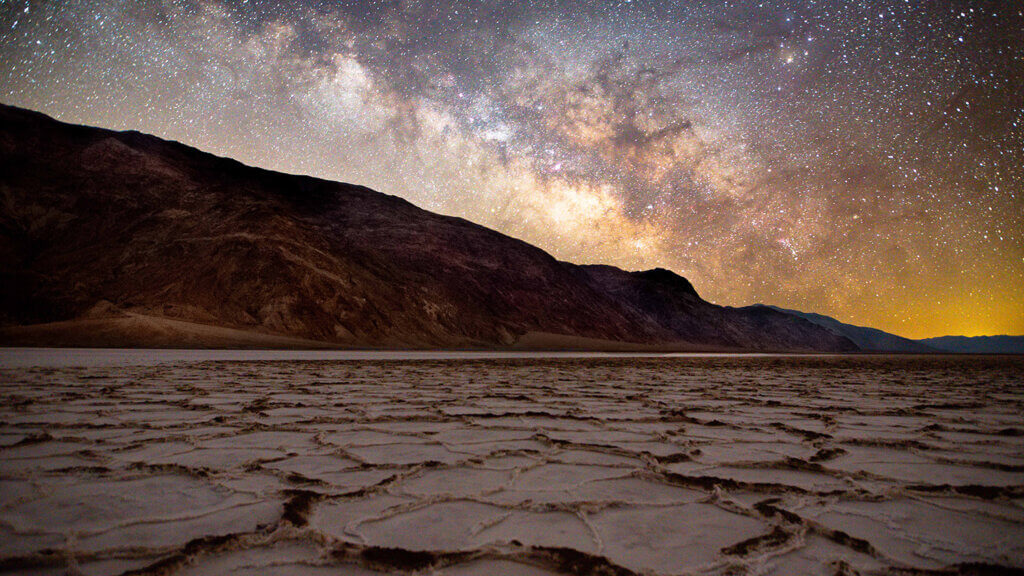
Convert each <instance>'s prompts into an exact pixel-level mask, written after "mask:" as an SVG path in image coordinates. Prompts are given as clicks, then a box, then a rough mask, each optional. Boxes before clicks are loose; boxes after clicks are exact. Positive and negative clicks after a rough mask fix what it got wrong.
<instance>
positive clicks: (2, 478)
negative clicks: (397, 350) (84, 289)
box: [0, 350, 1024, 576]
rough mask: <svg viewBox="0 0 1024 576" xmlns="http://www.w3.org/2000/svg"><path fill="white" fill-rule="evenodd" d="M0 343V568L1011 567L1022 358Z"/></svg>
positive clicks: (1022, 432) (1017, 563) (807, 570)
mask: <svg viewBox="0 0 1024 576" xmlns="http://www.w3.org/2000/svg"><path fill="white" fill-rule="evenodd" d="M3 354H4V355H5V356H4V358H6V359H7V362H6V363H5V362H3V361H0V572H10V573H23V574H64V573H71V574H120V573H124V572H131V571H137V573H142V574H210V575H212V574H235V575H238V574H296V575H298V574H316V575H319V574H335V575H349V574H377V573H380V572H389V571H399V572H402V571H404V572H416V571H419V572H421V573H431V574H432V573H436V574H446V575H457V574H485V575H487V576H500V575H533V574H555V573H562V574H581V575H582V574H634V573H636V574H652V575H653V574H828V575H833V574H876V573H893V572H896V573H901V574H932V573H935V574H956V573H964V574H986V573H992V574H995V573H1004V572H999V570H1002V569H1005V568H1013V567H1015V568H1018V569H1024V359H1020V358H983V357H952V356H941V357H874V356H857V357H827V356H806V357H801V356H738V357H731V356H700V355H691V356H678V357H651V356H643V357H642V356H636V357H602V356H595V357H568V356H563V357H557V358H546V357H543V355H510V356H501V355H498V357H488V358H481V357H474V356H473V355H461V357H458V358H445V356H444V354H436V355H433V356H429V355H427V356H423V355H421V356H416V357H415V358H407V359H401V357H400V355H399V356H396V357H394V358H390V359H379V358H378V359H372V358H371V359H365V358H364V359H361V360H341V359H336V358H335V359H329V358H326V357H317V356H315V355H314V356H310V355H303V354H302V353H276V354H274V353H261V352H248V353H240V354H238V355H236V356H230V357H228V358H225V357H223V355H222V357H220V358H212V359H210V358H207V359H205V360H203V359H202V355H199V356H190V355H189V354H188V353H184V352H180V351H179V352H176V353H173V354H171V353H168V354H167V355H166V356H161V355H160V354H159V353H146V354H143V355H142V356H140V355H139V354H138V353H136V354H135V355H134V356H132V355H126V356H122V355H120V354H119V353H118V352H117V351H107V352H81V351H80V352H74V353H70V352H61V353H59V354H58V355H57V356H56V357H55V358H56V359H54V358H51V359H50V361H48V362H34V361H32V360H31V359H30V360H28V361H26V360H24V358H22V360H21V361H20V362H15V361H14V359H15V356H17V355H18V352H17V351H12V350H7V351H5V352H4V353H3ZM76 354H77V356H76ZM29 357H34V356H32V355H31V354H29ZM197 357H198V358H200V360H201V361H192V360H194V359H195V358H197ZM371 357H372V355H371ZM125 358H127V360H126V359H125ZM139 358H142V360H139ZM190 358H191V359H192V360H190ZM82 359H85V361H83V360H82ZM132 359H134V360H132ZM1000 567H1003V568H1000ZM1006 573H1009V572H1006Z"/></svg>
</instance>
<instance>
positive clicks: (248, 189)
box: [0, 105, 857, 352]
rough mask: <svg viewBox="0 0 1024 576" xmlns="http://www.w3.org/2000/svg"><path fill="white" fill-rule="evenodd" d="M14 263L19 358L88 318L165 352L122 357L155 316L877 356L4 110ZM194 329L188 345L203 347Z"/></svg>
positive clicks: (683, 293) (534, 252)
mask: <svg viewBox="0 0 1024 576" xmlns="http://www.w3.org/2000/svg"><path fill="white" fill-rule="evenodd" d="M0 262H2V263H3V264H4V266H3V270H2V271H0V280H3V282H2V287H0V325H3V326H5V328H4V329H3V330H2V331H0V341H2V342H4V343H7V344H17V343H19V342H26V341H33V340H32V339H31V338H29V337H27V336H26V334H27V333H29V332H31V331H32V329H31V328H30V326H41V325H44V324H45V325H50V327H51V329H52V330H59V329H60V328H59V326H66V325H65V324H60V323H68V322H71V323H74V322H82V321H84V320H85V319H88V320H89V321H91V322H101V321H103V322H106V324H104V326H106V328H104V330H108V332H109V334H110V335H111V337H114V340H115V341H118V342H121V343H122V344H125V343H126V344H127V345H140V346H145V345H147V342H149V341H151V340H152V337H151V336H146V337H141V336H140V337H139V338H138V339H137V340H138V341H135V340H133V339H132V337H131V334H122V335H121V336H124V338H122V339H120V340H118V338H120V336H117V328H116V326H117V325H119V324H118V322H120V323H121V324H125V323H126V322H125V321H124V320H123V318H124V316H123V315H124V314H129V315H134V318H136V320H137V322H135V324H133V325H145V326H146V327H147V328H146V329H147V330H149V332H147V334H149V333H152V332H153V330H156V332H157V333H161V332H160V330H163V328H161V327H160V326H163V324H161V323H160V322H158V321H156V320H146V321H145V322H144V321H143V320H142V319H144V318H145V319H159V318H164V319H166V320H167V321H175V322H184V323H186V324H190V325H193V326H212V327H220V328H224V329H229V330H242V331H250V332H254V333H259V334H262V335H264V336H273V337H281V338H291V339H299V340H303V341H312V342H318V343H323V344H326V345H331V346H339V347H381V348H424V347H432V348H438V347H470V348H473V347H482V348H505V347H513V346H515V345H516V343H517V342H519V341H522V340H523V339H524V337H525V336H527V335H529V334H551V335H557V336H559V337H562V338H568V339H570V340H571V339H573V338H576V339H583V340H581V341H608V342H619V343H622V344H624V345H627V344H628V345H630V346H635V345H642V346H648V347H654V348H658V349H680V350H692V349H714V350H720V349H724V350H780V351H781V350H788V351H833V352H851V351H856V349H857V348H856V346H855V345H854V344H853V343H852V342H851V341H849V340H848V339H846V338H844V337H841V336H836V335H835V334H832V333H831V332H829V331H827V330H824V329H822V328H821V327H819V326H816V325H814V324H812V323H810V322H807V321H805V320H803V319H800V318H796V317H794V316H790V315H786V314H782V313H775V312H773V313H766V312H764V311H762V310H757V309H753V308H751V307H746V308H728V307H722V306H717V305H715V304H711V303H708V302H706V301H704V300H702V299H701V298H700V297H699V296H698V295H697V292H696V290H694V289H693V286H692V284H690V282H689V281H688V280H686V279H685V278H683V277H681V276H679V275H677V274H675V273H673V272H670V271H668V270H664V269H655V270H649V271H642V272H626V271H623V270H619V269H617V268H613V267H588V266H578V265H575V264H571V263H567V262H561V261H558V260H557V259H555V258H554V257H552V256H551V255H550V254H548V253H547V252H544V251H543V250H541V249H540V248H537V247H535V246H532V245H530V244H528V243H526V242H524V241H522V240H519V239H516V238H512V237H510V236H506V235H504V234H501V233H499V232H496V231H493V230H490V229H488V228H485V227H483V226H480V225H478V224H475V223H473V222H470V221H468V220H465V219H462V218H458V217H452V216H444V215H440V214H435V213H431V212H428V211H425V210H422V209H420V208H418V207H416V206H415V205H413V204H412V203H410V202H408V201H406V200H404V199H402V198H399V197H396V196H389V195H386V194H382V193H379V192H376V191H373V190H370V189H369V188H366V187H364V186H358V185H351V184H343V183H337V182H330V181H327V180H322V179H318V178H314V177H310V176H297V175H289V174H283V173H280V172H274V171H270V170H265V169H262V168H254V167H249V166H246V165H244V164H242V163H240V162H238V161H236V160H233V159H230V158H221V157H217V156H214V155H212V154H209V153H206V152H203V151H201V150H198V149H196V148H193V147H190V146H187V145H184V144H180V143H176V142H171V141H167V140H163V139H160V138H157V137H155V136H151V135H148V134H143V133H141V132H135V131H129V132H114V131H110V130H104V129H100V128H93V127H87V126H75V125H70V124H65V123H62V122H58V121H56V120H53V119H51V118H49V117H48V116H45V115H43V114H41V113H38V112H31V111H25V110H21V109H17V108H13V107H9V106H2V105H0ZM103 303H106V304H103ZM97 307H98V308H97ZM104 314H106V316H104ZM117 318H121V320H118V321H116V322H115V321H114V320H116V319H117ZM104 319H106V320H104ZM108 320H109V321H108ZM55 324H56V325H59V326H58V327H56V328H55V327H54V325H55ZM164 324H166V322H165V323H164ZM175 326H176V327H175V328H174V329H169V330H170V334H172V336H168V338H172V342H173V334H175V333H176V332H175V330H186V332H187V331H188V330H193V329H191V328H184V327H182V326H181V325H175ZM68 330H70V328H68ZM204 330H205V329H200V328H195V329H194V330H193V332H194V333H195V334H201V333H203V332H204ZM68 333H70V332H68ZM49 334H50V336H49V341H50V342H51V343H59V340H60V337H59V335H58V334H57V333H56V332H51V333H49ZM37 335H38V334H37ZM115 336H116V337H115ZM234 337H235V336H231V337H230V338H234ZM196 338H197V339H193V340H190V341H191V342H198V343H199V344H202V338H201V337H200V336H196ZM230 338H229V339H230ZM83 339H85V342H86V343H88V342H89V340H88V339H89V332H88V331H83V332H81V333H79V335H78V336H77V337H76V338H71V339H70V340H69V341H74V342H75V343H79V344H80V343H82V340H83ZM147 339H148V340H147ZM44 340H45V338H44Z"/></svg>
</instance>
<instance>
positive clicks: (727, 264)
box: [0, 0, 1024, 337]
mask: <svg viewBox="0 0 1024 576" xmlns="http://www.w3.org/2000/svg"><path fill="white" fill-rule="evenodd" d="M1022 26H1024V14H1022V12H1021V9H1020V8H1018V7H1017V6H1016V3H1014V2H1003V3H999V2H990V3H958V2H948V1H936V2H917V1H909V0H899V1H890V0H877V1H870V2H834V1H817V2H815V1H812V0H807V1H804V2H795V1H794V2H680V1H663V2H654V1H645V0H633V1H632V2H628V1H624V2H606V3H596V2H495V1H491V0H483V1H478V2H465V3H453V2H447V1H442V0H424V1H419V2H416V1H408V2H361V1H348V2H312V1H308V2H291V3H284V2H262V1H256V0H252V1H242V0H224V1H208V2H191V1H158V0H153V1H148V2H118V1H109V2H76V1H62V2H34V1H33V2H27V3H26V2H25V1H24V0H19V1H13V2H12V1H10V0H7V1H5V2H0V99H2V100H3V101H4V102H6V103H9V104H14V105H19V106H24V107H28V108H32V109H35V110H40V111H42V112H46V113H48V114H51V115H53V116H55V117H57V118H59V119H62V120H65V121H70V122H77V123H85V124H91V125H98V126H103V127H108V128H114V129H136V130H141V131H144V132H150V133H153V134H157V135H159V136H162V137H166V138H171V139H175V140H179V141H182V142H185V143H187V144H190V145H193V146H196V147H199V148H202V149H204V150H208V151H211V152H214V153H216V154H220V155H226V156H231V157H234V158H237V159H238V160H241V161H243V162H246V163H249V164H254V165H258V166H263V167H267V168H272V169H276V170H282V171H285V172H291V173H303V174H312V175H315V176H320V177H324V178H329V179H335V180H343V181H348V182H354V183H359V184H365V185H367V186H370V187H373V188H375V189H377V190H380V191H382V192H386V193H389V194H396V195H399V196H403V197H405V198H407V199H409V200H410V201H412V202H415V203H416V204H418V205H420V206H422V207H424V208H426V209H429V210H434V211H438V212H442V213H446V214H453V215H457V216H462V217H465V218H468V219H470V220H473V221H476V222H479V223H481V224H484V225H486V226H490V227H493V228H496V229H498V230H500V231H502V232H505V233H508V234H511V235H513V236H516V237H519V238H522V239H524V240H527V241H529V242H531V243H534V244H536V245H538V246H540V247H542V248H544V249H545V250H547V251H549V252H551V253H552V254H553V255H555V256H556V257H558V258H560V259H564V260H569V261H574V262H578V263H597V262H600V263H609V264H615V265H618V266H622V267H625V268H628V269H643V268H650V267H655V266H661V267H665V268H670V269H672V270H675V271H676V272H678V273H680V274H682V275H684V276H687V277H688V278H690V279H691V280H692V281H693V283H694V285H695V286H696V287H697V289H698V291H699V292H700V293H701V295H702V296H704V297H705V298H707V299H709V300H712V301H715V302H719V303H723V304H730V305H739V304H749V303H753V302H764V303H771V304H778V305H782V306H785V307H788V308H798V309H803V310H810V311H817V312H822V313H826V314H830V315H833V316H836V317H838V318H840V319H841V320H844V321H850V322H854V323H859V324H866V325H873V326H876V327H879V328H883V329H886V330H890V331H894V332H896V333H899V334H903V335H907V336H911V337H924V336H933V335H939V334H944V333H963V334H968V335H972V334H983V333H1007V332H1010V333H1024V199H1022V195H1024V167H1022V166H1024V33H1022V32H1021V29H1022Z"/></svg>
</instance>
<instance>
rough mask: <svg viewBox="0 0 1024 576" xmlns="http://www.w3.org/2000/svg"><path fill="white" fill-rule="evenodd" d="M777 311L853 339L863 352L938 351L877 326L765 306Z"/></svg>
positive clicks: (924, 342) (924, 343) (925, 343)
mask: <svg viewBox="0 0 1024 576" xmlns="http://www.w3.org/2000/svg"><path fill="white" fill-rule="evenodd" d="M766 308H771V309H773V310H778V311H779V312H784V313H786V314H792V315H794V316H799V317H800V318H804V319H806V320H808V321H810V322H813V323H815V324H817V325H818V326H821V327H823V328H826V329H828V330H829V331H830V332H832V333H833V334H837V335H841V336H845V337H846V338H849V339H850V340H852V341H853V343H854V344H856V345H857V346H858V347H860V349H861V350H863V351H865V352H913V353H927V352H938V351H939V350H938V349H937V348H936V347H933V346H930V345H929V342H927V341H918V340H911V339H909V338H903V337H902V336H897V335H895V334H890V333H888V332H883V331H882V330H879V329H877V328H868V327H866V326H855V325H853V324H846V323H845V322H840V321H839V320H836V319H835V318H832V317H830V316H825V315H823V314H816V313H814V312H800V311H798V310H787V309H786V308H779V307H778V306H766Z"/></svg>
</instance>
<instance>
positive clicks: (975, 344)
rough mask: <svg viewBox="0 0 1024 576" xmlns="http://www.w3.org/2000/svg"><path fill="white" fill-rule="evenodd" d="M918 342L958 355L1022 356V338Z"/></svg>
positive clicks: (1023, 351)
mask: <svg viewBox="0 0 1024 576" xmlns="http://www.w3.org/2000/svg"><path fill="white" fill-rule="evenodd" d="M918 342H921V343H922V344H927V345H928V346H930V347H932V348H935V349H938V350H941V351H942V352H956V353H958V354H1024V336H939V337H937V338H925V339H924V340H918Z"/></svg>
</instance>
